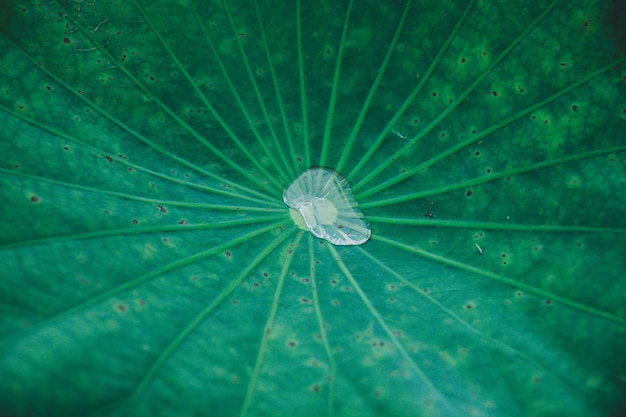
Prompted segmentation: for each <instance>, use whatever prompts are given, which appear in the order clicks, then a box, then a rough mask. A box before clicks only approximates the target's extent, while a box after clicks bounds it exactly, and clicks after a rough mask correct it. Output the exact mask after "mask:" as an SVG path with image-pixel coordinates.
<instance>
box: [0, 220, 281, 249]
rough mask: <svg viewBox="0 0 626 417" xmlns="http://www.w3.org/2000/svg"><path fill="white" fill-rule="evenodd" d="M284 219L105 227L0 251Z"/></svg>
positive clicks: (19, 243) (15, 245)
mask: <svg viewBox="0 0 626 417" xmlns="http://www.w3.org/2000/svg"><path fill="white" fill-rule="evenodd" d="M277 220H284V221H285V222H287V221H290V219H289V217H288V215H287V214H279V215H272V216H264V217H252V218H244V219H234V220H226V221H223V222H216V223H196V224H186V225H184V226H181V225H170V226H145V227H133V228H130V227H129V228H121V229H107V230H98V231H96V232H86V233H74V234H70V235H62V236H58V235H57V236H51V237H45V238H39V239H28V240H22V241H19V242H11V243H8V244H4V245H0V251H2V250H7V249H15V248H20V247H30V246H35V245H46V244H50V243H59V242H67V241H78V240H89V239H101V238H105V237H115V236H129V235H141V234H152V233H164V232H172V233H181V232H183V233H184V232H190V231H198V230H210V229H218V228H224V227H234V226H244V225H248V224H259V223H266V222H271V221H277Z"/></svg>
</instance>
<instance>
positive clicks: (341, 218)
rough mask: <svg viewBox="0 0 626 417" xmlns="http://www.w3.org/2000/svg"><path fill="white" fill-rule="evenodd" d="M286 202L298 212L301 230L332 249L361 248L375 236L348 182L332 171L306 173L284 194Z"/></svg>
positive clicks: (314, 170)
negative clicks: (305, 230)
mask: <svg viewBox="0 0 626 417" xmlns="http://www.w3.org/2000/svg"><path fill="white" fill-rule="evenodd" d="M283 201H284V202H285V204H287V205H288V206H289V207H291V208H292V209H293V210H297V212H292V218H293V219H294V221H295V222H296V224H298V226H300V227H302V226H303V225H304V226H306V228H307V229H308V230H309V231H310V232H311V233H313V235H314V236H316V237H318V238H320V239H325V240H327V241H329V242H330V243H332V244H333V245H362V244H363V243H365V242H367V240H368V239H369V238H370V235H371V233H372V231H371V228H370V225H369V223H368V222H367V220H365V218H364V216H363V213H361V210H359V208H358V203H357V202H356V200H355V199H354V196H353V195H352V191H351V190H350V186H349V185H348V182H347V181H346V179H345V178H344V177H342V176H341V175H340V174H339V173H338V172H336V171H334V170H332V169H329V168H311V169H309V170H306V171H304V172H303V173H302V174H300V176H299V177H298V178H296V180H295V181H293V182H292V183H291V184H290V185H289V187H288V188H287V189H286V190H285V191H284V192H283ZM298 213H299V216H298ZM301 220H304V222H302V221H301ZM302 223H304V224H302Z"/></svg>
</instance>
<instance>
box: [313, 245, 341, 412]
mask: <svg viewBox="0 0 626 417" xmlns="http://www.w3.org/2000/svg"><path fill="white" fill-rule="evenodd" d="M313 245H314V241H313V235H312V234H311V233H309V273H310V279H311V291H312V292H313V305H314V307H315V316H316V317H317V322H318V323H319V326H320V334H321V335H322V343H323V344H324V350H325V351H326V356H327V357H328V364H329V375H328V411H327V414H326V415H327V416H328V417H332V416H334V415H335V413H334V396H335V379H336V375H337V365H336V364H335V358H334V356H333V352H332V350H331V349H330V344H329V342H328V336H327V334H326V328H325V327H324V318H323V317H322V311H321V308H320V302H319V295H318V293H317V283H316V282H317V277H316V274H315V251H314V249H313Z"/></svg>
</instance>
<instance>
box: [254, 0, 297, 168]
mask: <svg viewBox="0 0 626 417" xmlns="http://www.w3.org/2000/svg"><path fill="white" fill-rule="evenodd" d="M254 7H255V8H256V15H257V18H258V23H259V28H261V39H262V40H263V45H265V57H266V59H267V62H268V64H269V68H270V74H271V75H272V83H273V84H274V93H275V94H276V99H277V101H278V107H279V109H280V114H281V119H282V122H283V129H284V130H285V138H286V139H287V146H288V147H289V154H290V156H291V162H292V163H293V164H294V166H292V165H291V164H290V163H289V162H288V161H287V160H286V159H285V155H284V153H283V152H282V150H281V156H282V158H283V162H284V163H285V167H286V169H287V170H288V171H289V175H291V178H294V177H295V176H296V170H297V166H296V165H295V164H296V152H295V148H294V146H293V138H292V136H291V130H290V129H289V125H288V124H287V114H286V113H285V105H284V103H283V97H282V95H281V93H280V86H279V85H278V77H277V76H276V70H275V69H274V63H273V62H272V57H271V55H270V48H269V43H268V42H267V36H266V34H265V27H264V25H263V21H262V20H261V11H260V10H259V2H258V0H254ZM279 149H280V148H279Z"/></svg>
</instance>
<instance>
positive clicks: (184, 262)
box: [27, 222, 284, 332]
mask: <svg viewBox="0 0 626 417" xmlns="http://www.w3.org/2000/svg"><path fill="white" fill-rule="evenodd" d="M283 226H284V222H277V223H273V224H270V225H268V226H264V227H261V228H259V229H256V230H254V231H252V232H250V233H246V234H245V235H242V236H239V237H238V238H236V239H233V240H230V241H228V242H225V243H222V244H220V245H217V246H214V247H212V248H210V249H207V250H204V251H201V252H198V253H196V254H194V255H191V256H188V257H186V258H182V259H179V260H177V261H174V262H171V263H169V264H167V265H165V266H162V267H160V268H157V269H154V270H152V271H150V272H148V273H146V274H144V275H141V276H139V277H137V278H134V279H131V280H129V281H126V282H124V283H123V284H121V285H118V286H116V287H114V288H112V289H110V290H107V291H104V292H103V293H100V294H99V295H96V296H94V297H92V298H90V299H89V300H87V301H85V302H83V303H81V304H78V305H76V306H74V307H71V308H69V309H67V310H65V311H63V312H58V313H56V314H54V315H53V316H50V317H47V318H44V319H43V320H42V321H40V322H38V323H35V324H33V325H31V326H30V327H29V328H28V329H27V331H29V332H33V331H35V329H37V328H39V327H41V326H43V325H44V324H48V323H50V322H51V321H56V322H59V321H61V320H63V319H65V318H67V317H69V316H71V315H74V314H76V313H78V312H80V311H83V310H85V309H87V308H89V307H91V306H94V305H96V304H98V303H100V302H101V301H104V300H107V299H109V298H112V297H114V296H116V295H118V294H121V293H123V292H125V291H128V290H131V289H133V288H136V287H138V286H139V285H141V284H143V283H145V282H147V281H149V280H151V279H154V278H157V277H159V276H161V275H163V274H166V273H169V272H172V271H175V270H177V269H179V268H182V267H185V266H188V265H191V264H193V263H195V262H199V261H202V260H203V259H205V258H207V257H209V256H211V255H215V254H217V253H220V252H223V251H225V250H227V249H229V248H232V247H235V246H237V245H240V244H242V243H245V242H247V241H249V240H250V239H253V238H255V237H257V236H260V235H262V234H264V233H268V232H270V231H272V230H276V229H277V228H280V227H283Z"/></svg>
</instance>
